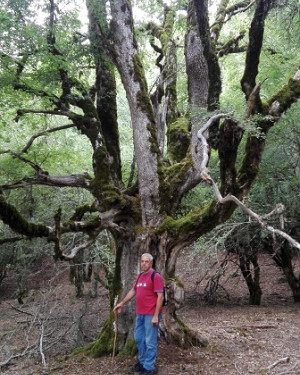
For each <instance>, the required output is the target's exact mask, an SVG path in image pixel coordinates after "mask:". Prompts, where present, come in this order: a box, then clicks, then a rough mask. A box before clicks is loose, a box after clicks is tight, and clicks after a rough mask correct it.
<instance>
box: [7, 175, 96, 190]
mask: <svg viewBox="0 0 300 375" xmlns="http://www.w3.org/2000/svg"><path fill="white" fill-rule="evenodd" d="M90 180H91V177H90V176H89V174H88V173H82V174H72V175H69V176H51V175H49V174H48V172H44V171H41V170H40V171H39V172H38V173H36V175H35V176H34V177H26V178H24V179H22V180H20V181H17V182H14V183H13V184H7V185H2V186H1V189H3V190H12V189H20V188H24V187H26V186H29V185H46V186H56V187H82V188H85V189H89V188H90Z"/></svg>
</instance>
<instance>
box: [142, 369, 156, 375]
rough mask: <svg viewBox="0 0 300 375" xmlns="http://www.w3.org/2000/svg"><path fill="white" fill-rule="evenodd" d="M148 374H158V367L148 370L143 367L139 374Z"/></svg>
mask: <svg viewBox="0 0 300 375" xmlns="http://www.w3.org/2000/svg"><path fill="white" fill-rule="evenodd" d="M146 374H148V375H154V374H157V369H154V370H146V369H145V368H143V369H142V370H141V371H140V373H139V375H146Z"/></svg>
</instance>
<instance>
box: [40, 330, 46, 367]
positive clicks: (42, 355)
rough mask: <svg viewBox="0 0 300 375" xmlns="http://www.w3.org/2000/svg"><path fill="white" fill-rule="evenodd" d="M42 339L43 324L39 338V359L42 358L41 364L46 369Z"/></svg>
mask: <svg viewBox="0 0 300 375" xmlns="http://www.w3.org/2000/svg"><path fill="white" fill-rule="evenodd" d="M43 338H44V324H43V323H42V326H41V336H40V353H41V357H42V364H43V366H44V367H46V360H45V354H44V352H43Z"/></svg>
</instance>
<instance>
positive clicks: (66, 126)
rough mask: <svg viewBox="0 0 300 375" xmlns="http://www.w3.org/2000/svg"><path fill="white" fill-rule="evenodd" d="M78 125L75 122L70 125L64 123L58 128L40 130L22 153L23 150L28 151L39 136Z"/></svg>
mask: <svg viewBox="0 0 300 375" xmlns="http://www.w3.org/2000/svg"><path fill="white" fill-rule="evenodd" d="M75 126H76V125H74V124H68V125H62V126H58V127H57V128H52V129H49V130H45V131H43V132H40V133H37V134H35V135H33V136H32V137H31V138H30V140H29V141H28V143H27V145H26V146H25V147H24V148H23V149H22V151H21V153H23V152H27V151H28V149H29V148H30V146H31V145H32V143H33V142H34V140H35V139H36V138H38V137H41V136H43V135H46V134H49V133H53V132H56V131H60V130H64V129H69V128H73V127H75Z"/></svg>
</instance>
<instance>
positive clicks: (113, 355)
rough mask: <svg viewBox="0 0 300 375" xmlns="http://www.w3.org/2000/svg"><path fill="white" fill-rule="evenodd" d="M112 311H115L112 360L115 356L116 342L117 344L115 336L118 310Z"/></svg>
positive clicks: (116, 333)
mask: <svg viewBox="0 0 300 375" xmlns="http://www.w3.org/2000/svg"><path fill="white" fill-rule="evenodd" d="M114 313H115V321H114V331H115V337H114V345H113V353H112V360H113V359H114V358H115V355H116V344H117V336H118V312H117V311H114Z"/></svg>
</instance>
